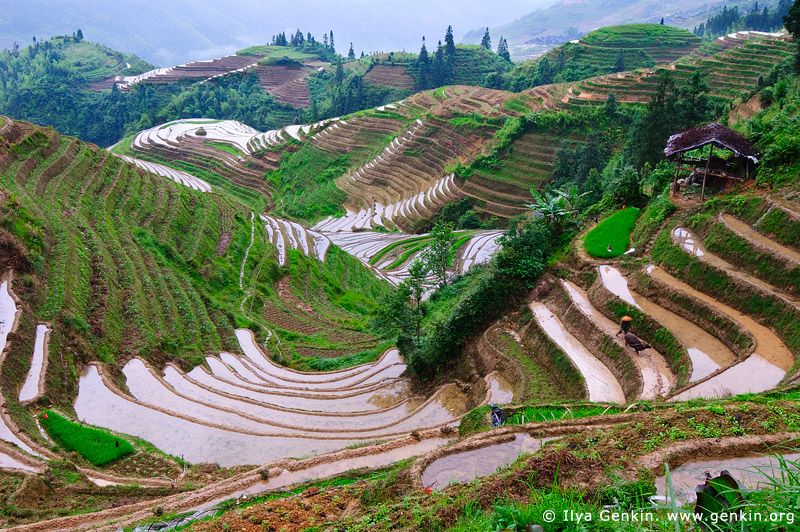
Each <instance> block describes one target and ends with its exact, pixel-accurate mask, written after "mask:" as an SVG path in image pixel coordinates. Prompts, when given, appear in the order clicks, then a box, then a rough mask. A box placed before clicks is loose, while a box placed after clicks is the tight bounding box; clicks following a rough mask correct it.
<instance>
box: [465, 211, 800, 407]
mask: <svg viewBox="0 0 800 532" xmlns="http://www.w3.org/2000/svg"><path fill="white" fill-rule="evenodd" d="M747 204H748V208H747V209H745V210H743V209H741V208H738V207H737V206H736V205H737V203H736V202H735V201H731V202H730V203H728V202H725V201H722V202H719V203H717V204H711V205H708V206H707V207H706V208H705V209H704V213H703V214H692V213H691V211H688V210H685V211H679V213H678V214H676V215H674V216H673V218H672V219H671V221H669V223H667V224H666V225H665V226H664V228H663V230H662V231H661V232H660V234H658V235H657V236H656V237H655V239H654V241H653V245H652V251H651V252H650V253H649V254H648V253H642V252H641V251H639V252H637V251H636V250H634V251H633V253H634V255H638V256H639V257H640V258H635V259H627V258H625V259H622V260H618V261H613V262H604V261H600V260H592V259H589V258H588V256H587V255H586V253H585V251H584V250H583V240H582V239H580V238H578V239H576V240H575V241H574V242H573V244H572V247H573V249H572V253H571V259H570V261H569V266H567V265H566V263H565V268H564V269H563V270H559V271H560V275H561V278H556V277H549V278H546V279H545V280H544V282H543V283H542V284H541V285H540V286H539V287H538V288H537V290H536V291H535V292H533V293H532V294H531V296H530V299H529V303H528V305H529V310H528V309H525V310H524V311H521V314H517V315H516V317H514V319H512V320H509V318H508V317H504V318H503V319H502V320H501V322H500V323H498V324H495V325H494V326H493V327H491V328H489V329H488V330H487V331H486V333H485V334H483V336H482V337H481V339H480V341H479V342H478V343H477V346H476V348H477V352H478V353H479V355H478V356H479V357H484V358H486V359H487V360H491V361H492V362H491V363H489V364H488V366H486V368H487V369H489V370H491V369H500V371H501V373H502V374H504V376H505V377H506V379H507V380H508V381H509V382H512V383H513V384H514V388H515V392H516V393H517V394H521V395H522V396H525V395H528V396H532V397H534V398H538V399H540V400H547V399H549V398H550V397H552V395H550V394H556V393H558V392H556V391H555V389H554V388H552V387H551V388H548V387H545V388H544V389H541V388H539V387H538V386H536V385H535V383H537V382H538V381H535V380H532V379H533V378H534V377H535V376H536V375H537V374H538V375H543V376H547V380H548V381H550V382H562V383H563V382H573V383H583V386H582V388H583V391H582V392H576V393H577V394H578V397H584V398H588V399H590V400H592V401H598V400H600V401H611V402H619V401H621V400H623V399H622V398H623V397H624V400H626V401H628V402H630V401H635V400H637V399H653V398H655V397H658V396H662V397H665V398H667V399H668V400H670V401H683V400H687V399H692V398H697V397H725V396H728V395H737V394H743V393H755V392H761V391H765V390H771V389H773V388H776V387H779V386H781V385H786V384H787V383H791V382H795V381H797V379H798V376H799V375H800V373H798V370H800V364H799V363H798V360H800V344H798V341H797V338H798V337H797V333H796V331H795V329H796V328H797V319H798V317H800V314H799V313H798V311H800V301H798V299H797V296H796V294H795V292H796V284H795V283H793V282H791V281H790V279H792V278H793V276H794V275H795V274H796V271H797V269H798V267H799V266H800V262H798V260H800V255H798V254H797V246H796V242H793V243H792V245H791V246H786V245H784V244H782V243H780V242H781V241H785V240H784V239H785V237H786V235H788V234H794V233H795V232H796V231H797V230H798V227H800V226H798V217H797V216H798V213H797V212H795V211H793V210H792V204H791V203H787V202H786V201H785V200H782V199H781V198H780V197H774V196H773V197H772V198H771V199H770V198H767V199H764V198H763V197H759V196H752V197H749V198H747ZM654 212H655V210H654V211H651V212H648V211H645V213H644V214H643V216H644V217H645V218H647V217H648V216H649V215H652V214H654ZM765 215H768V216H772V217H773V218H772V219H773V220H775V219H781V220H783V221H784V222H783V225H782V226H781V227H776V226H774V225H772V224H768V225H765V226H764V227H763V228H761V229H759V228H760V227H762V226H761V224H762V223H763V221H760V220H759V217H763V216H765ZM644 225H645V222H644V221H642V223H641V224H637V227H636V228H634V233H633V235H632V239H633V240H634V241H636V240H637V236H638V235H637V229H638V228H643V227H644ZM753 226H755V228H754V227H753ZM690 227H694V228H692V229H690ZM766 227H770V229H766ZM639 241H640V245H641V239H639ZM646 241H647V240H646V239H645V243H646ZM642 264H644V266H642ZM623 315H628V316H631V317H632V318H633V322H632V330H633V332H634V333H635V334H636V335H637V336H638V337H640V338H641V339H642V340H643V341H645V342H647V343H649V344H650V345H652V348H649V349H647V350H645V351H643V352H642V354H638V353H636V352H634V351H633V350H631V348H629V347H627V346H626V344H625V343H624V341H623V339H622V338H620V337H619V336H617V335H616V333H617V331H618V329H619V326H618V324H619V320H620V318H621V317H622V316H623ZM526 316H527V319H528V320H529V321H526V320H525V319H523V318H525V317H526ZM503 324H505V325H503ZM542 350H546V352H550V353H552V354H551V355H550V356H551V357H552V358H551V359H548V358H543V357H542ZM498 353H501V354H502V357H501V359H500V360H498V359H497V354H498ZM521 357H523V358H525V359H526V361H525V363H524V364H525V365H527V366H529V367H525V365H523V368H524V369H523V370H522V371H520V369H518V368H515V363H518V361H519V360H520V359H521ZM604 375H605V376H604ZM571 386H576V384H573V385H571ZM573 389H574V388H573Z"/></svg>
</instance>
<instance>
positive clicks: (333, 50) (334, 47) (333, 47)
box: [328, 30, 336, 54]
mask: <svg viewBox="0 0 800 532" xmlns="http://www.w3.org/2000/svg"><path fill="white" fill-rule="evenodd" d="M328 42H329V43H330V45H331V53H332V54H335V53H336V46H334V44H333V30H331V37H330V39H328Z"/></svg>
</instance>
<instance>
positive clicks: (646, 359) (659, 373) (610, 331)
mask: <svg viewBox="0 0 800 532" xmlns="http://www.w3.org/2000/svg"><path fill="white" fill-rule="evenodd" d="M562 283H563V285H564V288H565V289H566V290H567V292H568V293H569V296H570V298H572V302H573V303H575V305H576V306H577V307H578V308H579V309H580V310H581V312H583V313H584V314H586V315H587V316H589V317H590V318H592V321H594V322H595V323H596V324H597V326H598V327H599V328H600V330H601V331H603V332H604V333H605V334H607V335H609V336H610V337H612V338H614V339H615V341H616V342H617V343H618V344H620V345H623V347H624V344H623V343H622V342H621V341H620V340H619V339H618V337H617V336H616V334H617V331H618V330H619V325H617V324H616V323H614V322H613V321H611V320H610V319H609V318H607V317H606V316H605V314H603V313H602V312H600V311H599V310H597V308H596V307H595V306H594V305H592V303H591V301H589V297H588V296H587V295H586V291H584V290H583V289H581V288H580V287H578V286H577V285H575V284H573V283H571V282H569V281H562ZM633 358H634V360H635V361H636V363H637V364H638V366H639V369H640V371H641V372H642V380H643V381H644V386H643V388H642V399H655V398H656V397H658V396H659V395H661V396H666V395H667V394H668V393H669V391H670V389H671V388H672V386H674V385H675V382H676V380H677V378H676V377H675V373H673V371H672V370H671V369H670V367H669V364H667V361H666V360H665V359H664V357H663V355H661V353H659V352H658V351H656V350H655V349H650V350H649V351H648V356H634V357H633Z"/></svg>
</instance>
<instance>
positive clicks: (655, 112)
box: [625, 70, 680, 167]
mask: <svg viewBox="0 0 800 532" xmlns="http://www.w3.org/2000/svg"><path fill="white" fill-rule="evenodd" d="M679 122H680V113H679V109H678V95H677V94H676V91H675V83H674V82H673V80H672V76H670V74H669V72H668V71H666V70H664V71H662V73H661V75H660V77H659V80H658V88H657V90H656V93H655V94H654V95H653V98H652V99H651V100H650V102H649V103H648V104H647V108H646V109H645V111H644V112H641V111H640V112H639V113H637V114H636V118H635V119H634V121H633V125H632V126H631V130H630V135H629V137H628V143H627V146H626V148H625V154H626V158H627V160H628V161H629V162H631V163H632V164H633V165H634V166H636V167H639V166H642V165H644V163H646V162H649V163H655V162H657V161H658V160H659V159H661V158H662V157H663V155H664V151H663V150H664V144H665V143H666V142H667V138H668V137H669V136H670V135H671V134H672V133H673V132H674V131H675V129H677V128H678V126H679Z"/></svg>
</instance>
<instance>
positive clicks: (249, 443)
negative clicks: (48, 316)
mask: <svg viewBox="0 0 800 532" xmlns="http://www.w3.org/2000/svg"><path fill="white" fill-rule="evenodd" d="M75 413H76V414H77V416H78V417H79V418H80V419H82V420H85V421H86V422H87V423H89V424H93V425H98V426H101V427H105V428H108V429H110V430H113V431H117V432H122V433H125V434H131V435H133V436H137V437H139V438H143V439H145V440H147V441H149V442H151V443H152V444H153V445H155V446H156V447H158V448H159V449H161V450H162V451H164V452H166V453H168V454H172V455H175V456H181V455H183V456H184V458H185V459H186V460H187V461H189V462H191V463H201V462H209V463H218V464H220V465H221V466H223V467H232V466H235V465H254V464H263V463H266V462H270V461H273V460H278V459H280V458H287V457H295V458H298V457H303V456H312V455H316V454H322V453H327V452H331V451H334V450H338V449H342V448H344V447H347V446H349V445H352V444H354V443H358V441H359V440H356V439H344V440H320V439H311V438H291V437H266V436H253V435H249V434H242V433H238V432H231V431H226V430H222V429H217V428H213V427H208V426H205V425H201V424H198V423H193V422H190V421H186V420H183V419H179V418H175V417H173V416H170V415H169V414H165V413H163V412H159V411H157V410H153V409H151V408H148V407H146V406H142V405H140V404H137V403H135V402H133V401H130V400H128V399H124V398H122V397H120V396H119V395H117V394H115V393H114V392H112V391H111V390H109V389H108V388H107V387H106V385H105V383H104V382H103V380H102V379H101V378H100V375H99V374H98V372H97V368H96V367H95V366H89V367H87V368H86V370H85V371H84V372H83V374H81V377H80V380H79V388H78V398H77V399H76V400H75Z"/></svg>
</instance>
